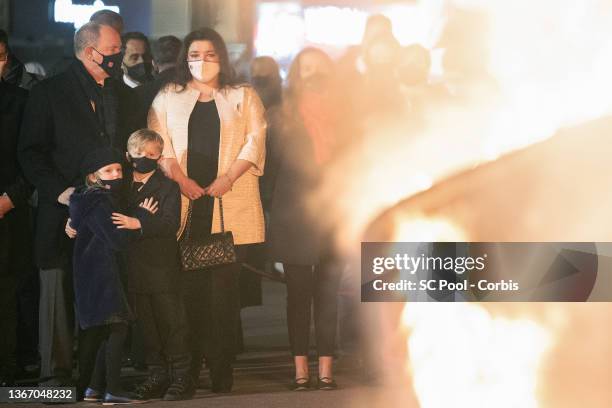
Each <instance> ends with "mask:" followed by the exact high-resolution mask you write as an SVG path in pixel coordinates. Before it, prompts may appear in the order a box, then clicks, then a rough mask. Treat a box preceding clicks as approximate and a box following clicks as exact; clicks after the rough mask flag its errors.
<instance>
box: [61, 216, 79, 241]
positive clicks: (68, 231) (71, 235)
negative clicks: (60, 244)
mask: <svg viewBox="0 0 612 408" xmlns="http://www.w3.org/2000/svg"><path fill="white" fill-rule="evenodd" d="M64 231H66V235H68V238H70V239H75V238H76V236H77V232H76V230H75V229H74V228H72V227H71V226H70V218H68V221H66V227H65V228H64Z"/></svg>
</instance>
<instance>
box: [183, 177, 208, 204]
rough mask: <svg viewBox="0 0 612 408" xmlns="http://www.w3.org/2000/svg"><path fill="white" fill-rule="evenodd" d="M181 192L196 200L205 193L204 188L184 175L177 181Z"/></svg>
mask: <svg viewBox="0 0 612 408" xmlns="http://www.w3.org/2000/svg"><path fill="white" fill-rule="evenodd" d="M179 187H180V188H181V193H183V195H185V196H187V198H189V199H190V200H197V199H198V198H200V197H202V196H203V195H204V194H206V190H205V189H203V188H202V187H201V186H200V185H199V184H198V183H196V182H195V180H193V179H190V178H188V177H185V179H184V180H182V181H180V182H179Z"/></svg>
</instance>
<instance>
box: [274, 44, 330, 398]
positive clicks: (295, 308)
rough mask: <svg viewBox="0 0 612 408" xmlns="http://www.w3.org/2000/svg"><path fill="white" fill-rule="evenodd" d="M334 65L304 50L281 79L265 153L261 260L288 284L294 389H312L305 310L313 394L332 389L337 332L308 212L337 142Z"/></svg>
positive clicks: (322, 234) (319, 240)
mask: <svg viewBox="0 0 612 408" xmlns="http://www.w3.org/2000/svg"><path fill="white" fill-rule="evenodd" d="M334 69H335V67H334V64H333V62H332V60H331V59H330V58H329V56H328V55H327V54H325V53H324V52H323V51H321V50H319V49H316V48H306V49H304V50H302V51H301V52H300V53H299V54H298V55H297V56H296V57H295V60H294V61H293V63H292V64H291V68H290V70H289V75H288V79H287V81H288V84H287V92H286V95H285V99H284V101H283V103H284V106H283V113H284V116H283V121H282V123H281V124H280V129H278V131H275V133H274V136H275V139H274V140H272V145H273V146H272V151H273V152H274V154H275V156H276V158H277V160H276V161H275V162H274V166H275V167H277V168H276V169H271V171H272V172H274V174H276V180H275V184H274V194H273V196H272V200H271V204H270V226H269V230H268V240H267V244H268V255H269V258H270V261H272V262H282V263H283V268H284V272H285V280H286V283H287V326H288V331H289V342H290V345H291V353H292V355H293V358H294V363H295V379H294V382H293V386H292V388H293V389H294V390H306V389H309V388H311V384H310V377H309V370H308V352H309V338H310V323H311V318H312V316H311V306H312V303H313V302H314V325H315V331H316V349H317V354H318V359H319V372H318V381H317V384H316V387H317V388H318V389H322V390H333V389H335V388H336V387H337V385H336V382H335V381H334V378H333V371H332V364H333V356H334V352H335V341H336V326H337V312H338V310H337V295H338V285H339V281H340V275H341V273H340V271H339V270H337V269H336V268H335V267H334V264H335V259H334V256H333V252H334V251H333V249H332V242H331V241H332V240H331V239H326V237H330V236H331V234H330V232H329V231H327V230H326V228H325V227H324V226H323V225H321V224H320V218H319V217H318V216H317V213H318V212H319V211H325V209H324V208H316V209H314V210H313V208H312V206H311V205H312V204H315V205H316V203H312V200H309V198H311V197H312V195H313V192H314V191H315V190H316V189H317V186H318V185H319V183H320V180H321V177H322V175H323V171H324V169H325V167H326V166H327V165H328V164H329V163H330V161H331V160H332V159H333V157H334V154H335V148H336V142H337V139H338V138H339V136H340V132H341V130H340V129H341V126H340V114H339V112H338V106H339V103H338V99H337V98H338V97H337V96H336V95H335V93H336V92H335V89H334V87H335V85H336V81H334V73H335V72H334Z"/></svg>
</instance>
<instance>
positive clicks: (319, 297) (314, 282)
mask: <svg viewBox="0 0 612 408" xmlns="http://www.w3.org/2000/svg"><path fill="white" fill-rule="evenodd" d="M283 268H284V270H285V279H286V282H287V327H288V330H289V344H290V345H291V353H292V354H293V355H294V356H307V355H308V349H309V337H310V322H311V317H312V313H311V309H312V304H313V303H314V325H315V332H316V342H317V344H316V347H317V354H318V355H319V357H322V356H333V355H334V350H335V343H336V329H337V324H338V286H339V284H340V271H339V270H336V269H335V268H333V266H332V263H331V262H325V263H322V264H320V265H316V266H314V267H313V266H311V265H289V264H284V265H283Z"/></svg>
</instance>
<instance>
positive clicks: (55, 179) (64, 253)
mask: <svg viewBox="0 0 612 408" xmlns="http://www.w3.org/2000/svg"><path fill="white" fill-rule="evenodd" d="M77 64H80V61H75V62H74V63H73V64H72V65H71V66H70V68H68V70H66V71H65V72H63V73H62V74H59V75H57V76H55V77H53V78H49V79H46V80H44V81H42V82H41V83H40V84H38V85H37V86H35V87H34V88H33V89H32V91H31V93H30V99H29V101H28V104H27V106H26V110H25V114H24V121H23V126H22V130H21V139H20V141H19V161H20V163H21V167H22V168H23V172H24V174H25V175H26V177H27V179H28V180H30V181H31V182H32V183H33V184H34V185H35V186H36V188H37V190H38V193H39V208H38V217H37V227H36V237H35V247H36V255H37V261H38V266H39V267H40V268H43V269H44V268H53V267H59V266H63V265H66V263H67V262H68V260H69V259H70V247H71V244H70V241H69V240H68V239H67V237H66V234H65V233H64V225H65V222H66V218H67V217H68V208H67V207H66V206H63V205H61V204H59V203H58V202H57V198H58V196H59V195H60V194H61V193H62V192H63V191H64V190H66V188H68V187H70V186H79V185H82V184H83V181H82V180H81V178H82V177H81V176H80V170H79V167H80V164H81V160H82V159H83V157H85V155H86V154H87V153H88V152H89V151H91V150H92V149H95V148H97V147H102V146H109V145H110V146H113V147H116V148H117V149H118V150H120V151H125V149H126V143H127V139H128V137H129V135H130V134H131V133H132V132H133V131H134V130H136V129H137V128H139V127H140V125H142V123H139V119H138V102H137V99H136V96H135V94H134V92H133V91H132V90H131V89H130V88H129V87H127V86H126V85H124V84H123V83H122V82H120V81H110V82H109V84H108V85H110V86H113V87H114V89H115V95H116V99H117V107H116V109H117V126H116V132H115V134H116V136H115V138H114V140H108V139H107V138H106V137H105V136H104V133H103V132H102V129H101V126H100V125H99V124H98V120H97V117H96V114H95V113H94V111H93V109H92V107H91V103H90V101H89V99H88V98H87V96H86V94H85V91H84V90H83V88H82V85H81V84H80V82H79V80H78V77H77V69H78V66H77Z"/></svg>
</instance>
